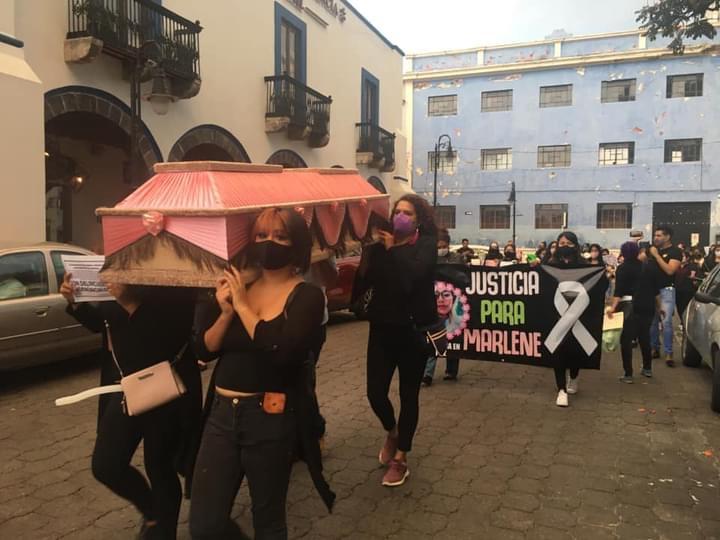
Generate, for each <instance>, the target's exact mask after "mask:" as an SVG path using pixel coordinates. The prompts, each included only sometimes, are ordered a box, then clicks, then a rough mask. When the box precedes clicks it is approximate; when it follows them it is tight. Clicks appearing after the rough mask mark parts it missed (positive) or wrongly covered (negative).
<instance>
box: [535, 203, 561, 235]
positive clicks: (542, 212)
mask: <svg viewBox="0 0 720 540" xmlns="http://www.w3.org/2000/svg"><path fill="white" fill-rule="evenodd" d="M567 216H568V205H567V204H536V205H535V228H536V229H565V228H566V227H567V223H568V220H567Z"/></svg>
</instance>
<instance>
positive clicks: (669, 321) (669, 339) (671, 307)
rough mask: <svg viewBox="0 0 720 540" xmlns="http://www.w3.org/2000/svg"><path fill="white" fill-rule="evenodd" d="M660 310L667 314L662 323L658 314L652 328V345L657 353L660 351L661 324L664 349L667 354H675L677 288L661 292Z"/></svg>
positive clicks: (668, 288) (669, 288)
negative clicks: (674, 318) (674, 333)
mask: <svg viewBox="0 0 720 540" xmlns="http://www.w3.org/2000/svg"><path fill="white" fill-rule="evenodd" d="M660 309H661V310H662V311H663V312H664V313H665V316H664V317H663V319H662V321H661V320H660V314H659V313H656V314H655V318H654V319H653V322H652V326H651V327H650V344H651V346H652V348H653V349H654V350H656V351H659V350H660V323H661V322H662V327H663V349H664V352H665V354H672V352H673V315H674V314H675V288H674V287H667V288H665V289H661V290H660Z"/></svg>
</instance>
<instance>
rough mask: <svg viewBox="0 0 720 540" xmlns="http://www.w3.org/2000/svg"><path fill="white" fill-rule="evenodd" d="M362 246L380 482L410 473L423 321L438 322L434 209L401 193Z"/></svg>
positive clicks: (394, 482)
mask: <svg viewBox="0 0 720 540" xmlns="http://www.w3.org/2000/svg"><path fill="white" fill-rule="evenodd" d="M378 234H379V242H377V243H376V244H374V245H372V246H369V247H368V248H366V249H365V250H363V258H362V261H361V264H360V268H359V269H358V273H357V280H358V283H357V286H356V289H355V290H356V291H364V290H366V289H367V288H369V287H372V289H373V296H372V300H371V302H370V306H369V308H368V318H369V319H370V337H369V339H368V351H367V395H368V400H369V402H370V406H371V407H372V409H373V411H374V412H375V415H376V416H377V417H378V419H379V420H380V422H381V423H382V425H383V428H384V429H385V431H386V432H387V436H386V439H385V444H384V445H383V447H382V449H381V450H380V456H379V460H380V463H381V464H382V465H383V466H387V471H386V473H385V476H384V477H383V480H382V484H383V485H384V486H399V485H402V484H403V483H404V482H405V480H406V478H407V477H408V475H409V474H410V473H409V470H408V465H407V453H408V452H409V451H410V450H411V448H412V440H413V436H414V434H415V430H416V428H417V424H418V417H419V393H420V383H421V381H422V377H423V372H424V370H425V360H426V359H427V357H428V346H427V343H426V341H425V336H424V334H423V333H422V329H423V328H427V327H429V326H430V325H432V324H435V323H436V322H437V320H438V319H437V317H438V316H437V307H436V302H435V285H434V270H435V264H436V260H437V227H436V226H435V221H434V219H433V213H432V209H431V208H430V206H429V205H428V203H427V202H426V201H425V199H423V198H421V197H419V196H417V195H405V196H403V197H402V198H400V199H399V200H398V201H397V202H396V203H395V207H394V208H393V212H392V232H388V231H379V233H378ZM395 370H397V371H398V372H399V376H400V416H399V417H397V418H396V416H395V410H394V409H393V406H392V403H391V402H390V399H389V398H388V392H389V390H390V382H391V381H392V378H393V375H394V373H395Z"/></svg>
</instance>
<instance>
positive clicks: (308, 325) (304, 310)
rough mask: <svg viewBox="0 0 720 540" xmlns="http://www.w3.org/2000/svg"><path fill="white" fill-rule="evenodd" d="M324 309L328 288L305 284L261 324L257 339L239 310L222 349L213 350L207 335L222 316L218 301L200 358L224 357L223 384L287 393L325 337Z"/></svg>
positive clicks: (199, 343) (219, 378)
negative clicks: (210, 347) (209, 347)
mask: <svg viewBox="0 0 720 540" xmlns="http://www.w3.org/2000/svg"><path fill="white" fill-rule="evenodd" d="M324 313H325V296H324V295H323V292H322V290H321V289H320V288H318V287H316V286H314V285H310V284H308V283H300V284H298V285H297V287H296V288H295V289H294V290H293V292H292V293H290V296H289V297H288V303H287V305H286V307H285V312H284V313H281V314H280V315H278V316H277V317H275V318H274V319H272V320H270V321H260V322H259V323H258V324H257V326H256V327H255V337H254V339H251V338H250V335H249V334H248V332H247V330H246V329H245V326H244V325H243V323H242V321H241V320H240V318H239V317H238V316H237V315H236V314H234V315H233V319H232V322H231V323H230V326H229V328H228V330H227V332H226V334H225V337H224V338H223V341H222V348H221V350H220V351H216V352H211V351H209V350H208V349H207V347H206V346H205V339H204V336H205V332H207V330H208V329H209V328H210V327H211V326H212V325H213V324H215V321H216V320H217V318H218V316H219V315H220V307H219V306H218V305H217V303H215V304H214V306H212V307H211V308H210V309H208V313H207V315H206V317H205V322H204V324H203V325H202V327H201V328H199V329H198V330H199V332H198V338H197V340H196V349H197V354H198V357H199V358H200V359H201V360H211V359H213V358H216V357H218V356H219V357H220V362H219V364H218V366H217V368H216V374H215V383H216V384H217V386H219V387H222V388H226V389H228V390H234V391H236V392H245V393H259V392H287V391H288V388H289V387H290V386H291V385H292V384H294V382H295V379H296V378H297V371H298V369H299V367H300V366H301V365H302V364H303V362H304V361H305V360H306V359H307V357H308V354H309V353H310V350H311V349H312V347H313V346H314V345H315V344H316V343H317V342H318V340H319V333H320V330H321V328H320V326H321V324H322V320H323V316H324Z"/></svg>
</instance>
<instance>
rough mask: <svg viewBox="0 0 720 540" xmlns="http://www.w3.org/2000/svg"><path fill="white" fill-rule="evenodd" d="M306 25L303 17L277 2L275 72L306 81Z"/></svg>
mask: <svg viewBox="0 0 720 540" xmlns="http://www.w3.org/2000/svg"><path fill="white" fill-rule="evenodd" d="M306 51H307V39H306V26H305V23H304V22H303V21H302V19H300V18H298V17H296V16H295V15H293V14H292V13H291V12H290V11H288V10H287V9H285V8H284V7H282V6H281V5H280V4H277V3H276V4H275V74H276V75H289V76H290V77H293V78H294V79H297V80H299V81H300V82H302V83H303V84H304V83H305V74H306V65H307V64H306V58H305V57H306Z"/></svg>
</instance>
